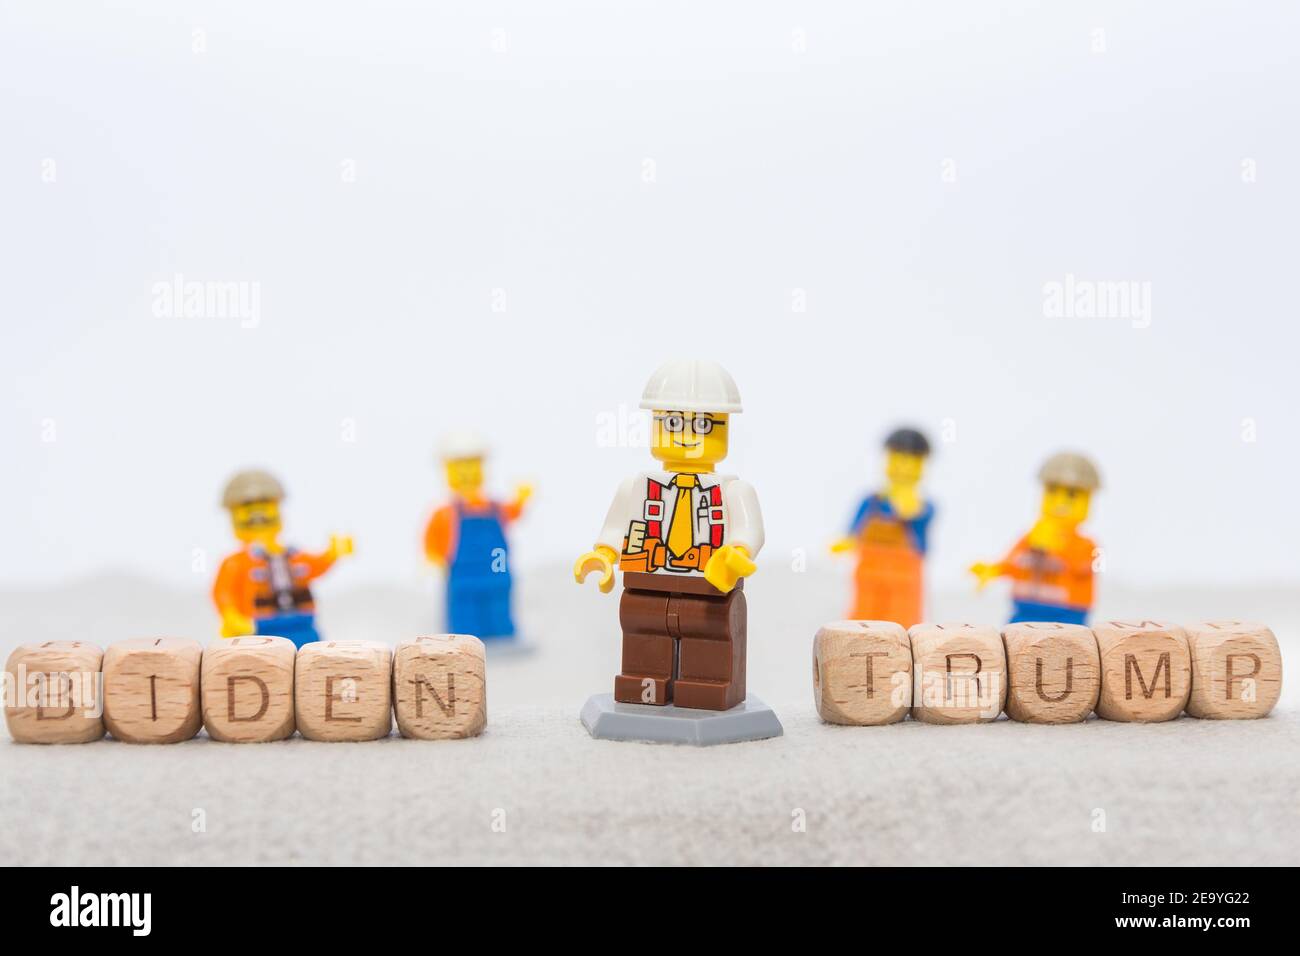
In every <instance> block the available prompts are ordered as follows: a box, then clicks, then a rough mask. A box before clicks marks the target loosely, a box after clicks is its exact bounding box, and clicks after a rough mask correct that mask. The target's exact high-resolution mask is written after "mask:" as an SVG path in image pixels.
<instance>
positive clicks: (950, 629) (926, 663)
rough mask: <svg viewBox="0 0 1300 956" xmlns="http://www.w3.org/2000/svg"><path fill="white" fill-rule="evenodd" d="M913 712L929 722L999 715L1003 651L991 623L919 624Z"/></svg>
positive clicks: (1002, 693)
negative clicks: (988, 625)
mask: <svg viewBox="0 0 1300 956" xmlns="http://www.w3.org/2000/svg"><path fill="white" fill-rule="evenodd" d="M908 635H909V637H910V638H911V641H912V675H913V679H914V681H915V686H914V687H913V690H912V716H913V717H915V718H916V719H917V720H924V721H926V722H927V723H931V724H974V723H982V722H985V721H990V720H997V717H998V714H1000V713H1001V712H1002V705H1003V704H1004V703H1005V701H1006V699H1007V655H1006V651H1005V650H1004V649H1003V647H1002V635H1001V634H999V633H998V630H997V628H995V627H977V626H976V625H974V624H961V623H955V624H917V625H915V626H914V627H913V628H912V629H911V631H909V632H908Z"/></svg>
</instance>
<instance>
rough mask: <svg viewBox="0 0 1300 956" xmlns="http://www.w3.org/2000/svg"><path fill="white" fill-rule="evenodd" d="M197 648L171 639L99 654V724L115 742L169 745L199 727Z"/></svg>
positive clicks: (138, 641) (144, 640) (145, 640)
mask: <svg viewBox="0 0 1300 956" xmlns="http://www.w3.org/2000/svg"><path fill="white" fill-rule="evenodd" d="M202 659H203V648H202V647H200V646H199V643H198V642H197V641H190V640H184V639H181V638H175V637H141V638H134V639H132V640H127V641H118V642H117V643H116V644H110V645H109V647H108V651H107V652H106V653H105V654H104V724H105V726H106V727H108V732H109V733H110V734H112V735H113V736H114V737H115V738H116V739H117V740H121V741H125V742H126V743H131V744H172V743H177V742H179V741H182V740H189V739H190V738H191V737H193V736H194V735H195V734H197V733H198V732H199V728H200V727H201V726H203V712H202V707H201V705H200V702H199V673H200V669H201V662H202Z"/></svg>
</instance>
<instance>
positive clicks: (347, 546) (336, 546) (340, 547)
mask: <svg viewBox="0 0 1300 956" xmlns="http://www.w3.org/2000/svg"><path fill="white" fill-rule="evenodd" d="M325 553H326V554H328V555H329V556H330V558H331V559H337V558H341V557H343V556H344V555H345V554H351V553H352V536H351V535H347V534H343V535H339V534H332V535H330V546H329V548H328V549H327V550H326V552H325Z"/></svg>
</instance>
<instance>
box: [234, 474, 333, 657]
mask: <svg viewBox="0 0 1300 956" xmlns="http://www.w3.org/2000/svg"><path fill="white" fill-rule="evenodd" d="M283 499H284V488H283V487H282V486H281V484H280V482H279V481H277V480H276V478H275V476H274V475H271V474H269V473H268V472H265V471H259V470H253V471H241V472H239V473H238V474H237V475H235V476H234V477H233V478H231V479H230V481H229V482H228V483H227V484H226V490H225V492H224V494H223V495H222V498H221V503H222V505H223V506H224V507H225V508H226V509H227V510H228V511H229V512H230V522H231V525H232V527H233V528H234V531H235V537H236V538H238V539H239V540H240V542H242V544H243V547H242V548H241V549H240V550H239V551H236V552H235V553H234V554H232V555H230V556H229V557H227V558H226V559H225V560H224V561H222V562H221V568H220V570H218V571H217V580H216V582H215V583H214V584H213V587H212V600H213V602H214V603H215V604H216V605H217V610H218V611H219V612H220V613H221V636H222V637H241V636H244V635H248V634H271V635H275V636H278V637H287V638H289V639H290V640H291V641H293V642H294V644H296V645H297V646H298V647H302V646H303V645H304V644H310V643H311V642H312V641H318V640H320V636H319V635H318V634H317V633H316V617H315V604H314V602H313V601H312V595H311V588H310V585H311V582H312V581H314V580H316V578H318V577H320V576H321V575H322V574H324V573H325V572H326V571H328V570H329V569H330V567H331V566H333V564H334V562H335V561H336V560H337V559H338V558H339V557H341V556H343V555H346V554H351V553H352V539H351V538H349V537H345V536H339V535H333V536H331V538H330V544H329V548H328V549H326V550H325V551H323V552H321V553H319V554H309V553H307V552H305V551H298V550H296V549H294V548H287V547H285V546H284V545H282V544H281V543H280V502H281V501H282V500H283Z"/></svg>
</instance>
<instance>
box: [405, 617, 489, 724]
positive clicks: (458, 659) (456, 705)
mask: <svg viewBox="0 0 1300 956" xmlns="http://www.w3.org/2000/svg"><path fill="white" fill-rule="evenodd" d="M393 701H394V705H395V709H396V711H397V729H398V730H400V731H401V732H402V736H403V737H415V738H418V739H420V740H446V739H450V738H453V737H476V736H478V735H479V734H481V733H482V732H483V728H484V727H485V726H486V725H487V659H486V655H485V653H484V647H483V642H482V641H480V640H479V639H478V638H477V637H471V636H469V635H468V634H433V635H430V636H427V637H419V638H416V639H415V640H413V641H403V642H402V643H401V644H398V645H397V654H396V657H395V658H394V663H393Z"/></svg>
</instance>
